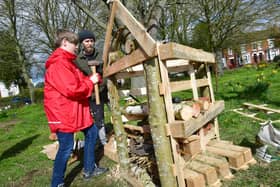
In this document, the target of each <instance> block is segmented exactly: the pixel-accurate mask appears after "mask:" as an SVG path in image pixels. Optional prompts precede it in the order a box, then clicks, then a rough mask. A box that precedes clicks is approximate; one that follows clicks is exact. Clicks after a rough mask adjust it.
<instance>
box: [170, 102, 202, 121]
mask: <svg viewBox="0 0 280 187" xmlns="http://www.w3.org/2000/svg"><path fill="white" fill-rule="evenodd" d="M173 110H174V115H175V119H177V120H184V121H187V120H189V119H191V118H192V117H195V118H197V117H198V116H199V114H200V105H199V104H198V103H193V102H191V103H188V104H187V103H179V104H173Z"/></svg>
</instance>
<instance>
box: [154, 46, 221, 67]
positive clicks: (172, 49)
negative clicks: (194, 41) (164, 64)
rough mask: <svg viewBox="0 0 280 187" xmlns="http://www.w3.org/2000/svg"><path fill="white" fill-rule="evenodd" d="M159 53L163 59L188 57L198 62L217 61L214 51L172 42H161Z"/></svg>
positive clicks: (187, 58)
mask: <svg viewBox="0 0 280 187" xmlns="http://www.w3.org/2000/svg"><path fill="white" fill-rule="evenodd" d="M159 53H160V56H161V59H162V60H168V59H186V60H190V61H196V62H208V63H216V62H215V56H214V54H213V53H209V52H205V51H203V50H200V49H195V48H191V47H188V46H184V45H181V44H177V43H172V42H170V43H166V44H161V45H160V46H159Z"/></svg>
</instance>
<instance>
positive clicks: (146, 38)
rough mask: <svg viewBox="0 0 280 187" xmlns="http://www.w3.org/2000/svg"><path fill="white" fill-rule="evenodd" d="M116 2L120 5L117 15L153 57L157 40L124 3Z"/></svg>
mask: <svg viewBox="0 0 280 187" xmlns="http://www.w3.org/2000/svg"><path fill="white" fill-rule="evenodd" d="M116 2H117V7H118V8H117V11H116V17H117V18H118V19H119V20H120V21H121V22H122V23H123V24H124V25H125V26H126V27H127V28H128V30H129V31H130V32H131V34H132V35H133V36H134V37H135V39H136V40H137V42H138V43H139V44H140V46H141V47H142V49H143V50H144V51H145V53H146V54H147V55H148V56H150V57H152V56H153V55H154V51H155V47H156V42H155V41H154V39H153V38H152V37H151V36H150V34H149V33H148V32H147V31H146V29H145V27H144V26H143V25H142V24H140V23H139V22H138V21H137V20H136V19H135V18H134V17H133V15H132V14H131V13H130V12H129V11H128V10H127V9H126V8H125V7H124V6H123V5H122V3H121V2H120V1H116Z"/></svg>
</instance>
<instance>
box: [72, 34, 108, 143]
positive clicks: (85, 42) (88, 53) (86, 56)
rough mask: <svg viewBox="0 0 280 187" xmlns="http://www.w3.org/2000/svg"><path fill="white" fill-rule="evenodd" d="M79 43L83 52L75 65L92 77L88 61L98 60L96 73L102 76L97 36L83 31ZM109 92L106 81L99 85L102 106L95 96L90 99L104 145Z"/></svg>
mask: <svg viewBox="0 0 280 187" xmlns="http://www.w3.org/2000/svg"><path fill="white" fill-rule="evenodd" d="M79 41H80V45H81V52H80V53H79V55H78V57H77V59H76V61H75V63H76V65H77V66H78V68H79V69H80V70H81V71H82V72H83V73H84V74H85V75H91V74H92V71H91V68H90V67H89V66H88V61H90V60H96V61H99V62H100V64H99V65H98V66H96V71H97V72H98V73H99V74H100V75H102V72H103V63H102V59H101V53H100V52H99V51H97V49H96V48H95V47H94V45H95V36H94V34H93V33H92V32H91V31H88V30H82V31H81V32H79ZM107 92H108V90H107V86H106V81H105V80H104V81H103V83H102V84H100V85H99V95H100V104H96V100H95V95H94V93H93V94H92V97H91V98H90V109H91V113H92V115H93V118H94V123H95V124H96V126H97V128H98V129H99V131H98V136H99V139H100V142H101V144H102V145H105V144H106V143H107V138H106V132H105V126H104V104H105V103H106V102H108V93H107Z"/></svg>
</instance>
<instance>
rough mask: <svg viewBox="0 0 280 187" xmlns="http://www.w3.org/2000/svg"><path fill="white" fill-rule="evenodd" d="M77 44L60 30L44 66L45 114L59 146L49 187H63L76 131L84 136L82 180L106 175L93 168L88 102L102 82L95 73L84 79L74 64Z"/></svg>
mask: <svg viewBox="0 0 280 187" xmlns="http://www.w3.org/2000/svg"><path fill="white" fill-rule="evenodd" d="M78 41H79V40H78V36H77V35H76V34H75V33H73V32H71V31H67V30H59V31H58V32H57V36H56V39H55V46H56V49H55V51H54V52H53V53H52V54H51V55H50V56H49V58H48V59H47V61H46V65H45V66H46V73H45V87H44V110H45V113H46V116H47V120H48V124H49V128H50V130H51V132H52V133H56V135H57V138H58V142H59V148H58V152H57V154H56V158H55V161H54V167H53V175H52V181H51V186H52V187H57V186H58V187H62V186H64V174H65V170H66V167H67V161H68V159H69V157H70V155H71V152H72V150H73V145H74V133H75V132H77V131H82V132H83V133H84V136H85V145H84V163H83V164H84V165H83V166H84V168H83V177H84V178H85V179H89V178H91V177H93V176H97V175H100V174H102V173H104V172H105V171H107V170H106V169H104V168H98V167H96V165H95V152H94V149H95V143H96V139H97V127H96V125H95V124H94V123H93V119H92V117H91V115H90V111H89V101H88V98H89V97H90V96H91V93H92V92H93V89H94V85H95V84H98V83H99V82H101V81H102V80H101V76H100V75H99V74H98V73H96V74H93V75H90V76H85V75H84V74H83V73H82V72H81V71H80V70H79V69H78V68H77V67H76V65H75V64H74V63H73V61H74V60H75V58H76V55H75V53H76V51H77V49H78V45H77V44H78Z"/></svg>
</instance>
